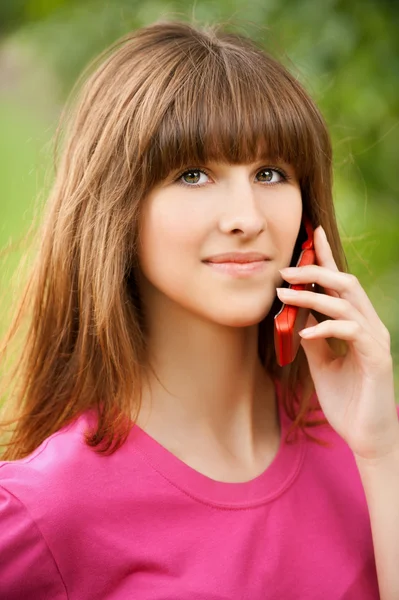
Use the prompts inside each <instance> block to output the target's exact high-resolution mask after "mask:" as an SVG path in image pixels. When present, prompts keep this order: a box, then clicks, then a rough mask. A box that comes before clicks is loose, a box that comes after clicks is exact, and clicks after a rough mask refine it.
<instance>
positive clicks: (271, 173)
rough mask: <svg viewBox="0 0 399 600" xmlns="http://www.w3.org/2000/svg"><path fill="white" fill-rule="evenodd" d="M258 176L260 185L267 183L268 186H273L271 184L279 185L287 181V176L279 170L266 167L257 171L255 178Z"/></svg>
mask: <svg viewBox="0 0 399 600" xmlns="http://www.w3.org/2000/svg"><path fill="white" fill-rule="evenodd" d="M259 176H260V179H259V180H260V181H261V182H262V183H269V184H273V183H281V182H282V181H286V180H287V176H286V175H285V174H284V173H283V172H282V171H280V170H279V169H271V168H270V167H267V168H265V169H261V170H260V171H258V173H257V177H259Z"/></svg>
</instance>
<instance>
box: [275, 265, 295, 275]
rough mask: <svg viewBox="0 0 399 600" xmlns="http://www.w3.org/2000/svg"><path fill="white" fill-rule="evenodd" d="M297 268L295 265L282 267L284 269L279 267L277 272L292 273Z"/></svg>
mask: <svg viewBox="0 0 399 600" xmlns="http://www.w3.org/2000/svg"><path fill="white" fill-rule="evenodd" d="M296 270H297V267H284V269H279V272H280V273H281V274H284V275H291V274H294V273H295V272H296Z"/></svg>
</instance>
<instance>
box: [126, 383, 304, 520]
mask: <svg viewBox="0 0 399 600" xmlns="http://www.w3.org/2000/svg"><path fill="white" fill-rule="evenodd" d="M275 389H276V401H277V406H278V414H279V419H280V445H279V449H278V451H277V454H276V455H275V457H274V459H273V460H272V462H271V463H270V464H269V465H268V466H267V467H266V469H265V470H264V471H263V472H262V473H261V474H260V475H258V476H257V477H255V478H254V479H251V480H249V481H245V482H239V483H233V482H223V481H217V480H214V479H212V478H210V477H208V476H207V475H204V474H202V473H200V472H199V471H197V470H195V469H194V468H192V467H190V466H189V465H188V464H186V463H185V462H183V461H182V460H181V459H180V458H178V457H177V456H175V455H174V454H173V453H172V452H170V451H169V450H167V449H166V448H165V447H164V446H162V444H160V443H159V442H158V441H157V440H155V439H154V438H153V437H152V436H151V435H149V434H148V433H147V432H146V431H144V430H143V429H142V428H141V427H140V426H139V425H137V424H135V425H134V426H133V428H132V430H131V436H129V437H130V439H131V442H132V443H133V444H134V446H135V448H136V449H137V450H139V452H140V454H141V456H142V458H143V459H144V460H145V461H146V463H147V464H149V465H150V466H151V467H152V468H153V469H155V470H156V471H157V472H158V473H159V474H160V475H161V476H162V477H164V478H165V479H166V480H167V481H169V483H170V484H172V485H173V486H174V487H175V488H177V489H179V490H180V491H182V492H184V493H185V494H187V495H188V496H190V497H192V498H194V499H196V500H198V501H201V502H203V503H206V504H211V505H213V506H218V507H224V508H248V507H250V506H256V505H259V504H264V503H266V502H270V501H272V500H274V499H275V498H277V497H278V496H280V495H281V494H282V493H283V492H284V491H285V490H286V489H287V488H288V487H289V486H290V485H291V484H292V483H293V481H294V480H295V478H296V476H297V474H298V473H299V470H300V467H301V465H302V462H303V459H304V454H305V447H306V445H305V443H304V436H303V434H302V433H301V432H298V433H299V435H297V436H296V438H295V441H293V442H291V441H290V442H287V441H286V439H285V438H286V433H287V430H288V427H289V425H290V424H291V420H290V419H289V417H288V416H287V414H286V412H285V410H284V407H283V404H282V401H281V395H280V386H279V385H278V384H276V388H275Z"/></svg>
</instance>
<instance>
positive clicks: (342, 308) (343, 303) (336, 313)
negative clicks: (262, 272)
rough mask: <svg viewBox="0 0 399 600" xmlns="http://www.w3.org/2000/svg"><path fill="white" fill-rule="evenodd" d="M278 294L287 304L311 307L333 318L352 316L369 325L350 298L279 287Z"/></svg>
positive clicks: (365, 325)
mask: <svg viewBox="0 0 399 600" xmlns="http://www.w3.org/2000/svg"><path fill="white" fill-rule="evenodd" d="M277 295H278V297H279V298H280V300H281V301H282V302H284V303H285V304H289V305H291V306H303V307H306V308H311V309H313V310H315V311H317V312H320V313H322V314H324V315H326V316H327V317H331V318H332V319H347V318H350V319H353V320H355V321H359V322H360V323H361V324H362V326H363V327H365V328H367V327H368V324H367V321H366V320H365V318H364V317H363V315H362V314H361V313H360V312H359V311H358V310H357V309H356V308H355V307H354V306H353V305H352V304H351V303H350V302H349V301H348V300H345V299H343V298H335V297H333V296H327V295H326V294H318V293H316V292H308V291H306V290H298V291H297V290H292V289H287V288H277Z"/></svg>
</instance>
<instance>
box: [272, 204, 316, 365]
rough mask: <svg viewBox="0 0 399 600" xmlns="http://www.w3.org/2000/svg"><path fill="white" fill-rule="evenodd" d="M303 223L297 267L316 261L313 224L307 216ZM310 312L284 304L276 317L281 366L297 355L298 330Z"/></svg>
mask: <svg viewBox="0 0 399 600" xmlns="http://www.w3.org/2000/svg"><path fill="white" fill-rule="evenodd" d="M302 223H303V227H304V229H305V234H306V240H305V241H304V242H303V243H302V245H301V247H300V250H301V253H300V256H299V259H298V261H297V263H296V266H297V267H302V266H306V265H313V264H315V262H316V254H315V251H314V245H313V227H312V224H311V222H310V220H309V219H308V218H307V217H306V216H304V217H303V221H302ZM288 287H289V288H291V289H293V290H312V287H313V284H306V285H304V284H297V285H289V286H288ZM309 312H310V309H309V308H304V307H298V306H290V305H289V304H283V305H282V307H281V309H280V310H279V312H278V313H277V314H276V316H275V317H274V347H275V350H276V358H277V363H278V364H279V365H280V367H284V366H285V365H288V364H290V363H291V362H292V361H293V360H294V358H295V357H296V354H297V352H298V348H299V344H300V342H301V336H300V335H299V333H298V332H299V331H300V330H301V329H303V328H304V327H305V325H306V321H307V318H308V315H309Z"/></svg>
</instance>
